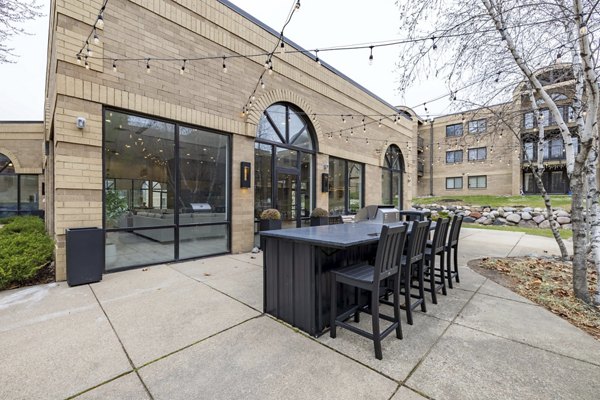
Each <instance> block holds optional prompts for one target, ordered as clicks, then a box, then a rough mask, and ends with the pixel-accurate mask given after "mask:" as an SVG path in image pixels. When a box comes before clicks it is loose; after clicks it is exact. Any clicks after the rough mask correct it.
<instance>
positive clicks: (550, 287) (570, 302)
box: [468, 257, 600, 340]
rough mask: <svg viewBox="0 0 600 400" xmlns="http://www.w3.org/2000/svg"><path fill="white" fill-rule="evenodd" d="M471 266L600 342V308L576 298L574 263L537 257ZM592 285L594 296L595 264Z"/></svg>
mask: <svg viewBox="0 0 600 400" xmlns="http://www.w3.org/2000/svg"><path fill="white" fill-rule="evenodd" d="M468 266H469V267H470V268H471V269H473V270H474V271H476V272H478V273H480V274H481V275H483V276H485V277H486V278H489V279H491V280H492V281H494V282H496V283H498V284H500V285H502V286H505V287H507V288H509V289H511V290H512V291H513V292H515V293H518V294H520V295H521V296H523V297H526V298H528V299H529V300H531V301H533V302H534V303H537V304H539V305H541V306H544V307H545V308H547V309H548V310H550V311H551V312H553V313H554V314H556V315H558V316H560V317H561V318H563V319H565V320H567V321H569V322H570V323H571V324H573V325H575V326H577V327H579V328H580V329H582V330H584V331H586V332H587V333H589V334H590V335H592V336H593V337H595V338H596V339H598V340H600V307H594V306H590V305H587V304H585V303H583V302H581V301H580V300H578V299H577V298H575V296H574V294H573V272H572V266H571V263H570V262H563V261H560V260H557V259H553V258H534V257H511V258H482V259H478V260H472V261H469V263H468ZM588 284H589V290H590V295H593V292H594V291H595V289H596V285H598V276H597V272H596V270H595V269H594V268H593V265H591V264H590V266H589V268H588Z"/></svg>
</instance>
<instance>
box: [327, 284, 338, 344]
mask: <svg viewBox="0 0 600 400" xmlns="http://www.w3.org/2000/svg"><path fill="white" fill-rule="evenodd" d="M336 289H337V281H336V279H335V275H333V274H332V276H331V307H330V316H329V336H330V337H332V338H335V337H336V336H337V335H336V330H335V328H336V326H335V319H336V316H337V293H336Z"/></svg>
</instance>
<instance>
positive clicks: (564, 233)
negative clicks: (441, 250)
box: [462, 223, 573, 239]
mask: <svg viewBox="0 0 600 400" xmlns="http://www.w3.org/2000/svg"><path fill="white" fill-rule="evenodd" d="M462 226H463V227H464V228H475V229H488V230H492V231H507V232H523V233H526V234H528V235H537V236H544V237H549V238H554V236H552V231H551V230H550V229H540V228H523V227H520V226H508V225H503V226H497V225H480V224H468V223H464V224H463V225H462ZM559 232H560V237H562V238H563V239H570V238H572V237H573V231H572V230H570V229H559Z"/></svg>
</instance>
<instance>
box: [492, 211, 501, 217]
mask: <svg viewBox="0 0 600 400" xmlns="http://www.w3.org/2000/svg"><path fill="white" fill-rule="evenodd" d="M490 215H492V216H493V217H494V218H496V217H497V216H499V215H500V214H499V213H498V211H496V210H494V211H492V212H490Z"/></svg>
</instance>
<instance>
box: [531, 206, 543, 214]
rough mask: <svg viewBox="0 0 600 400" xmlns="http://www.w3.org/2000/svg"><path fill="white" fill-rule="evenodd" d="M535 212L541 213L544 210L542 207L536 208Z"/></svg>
mask: <svg viewBox="0 0 600 400" xmlns="http://www.w3.org/2000/svg"><path fill="white" fill-rule="evenodd" d="M533 211H534V212H536V213H541V212H542V211H544V210H543V209H541V208H540V207H536V208H534V209H533Z"/></svg>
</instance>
